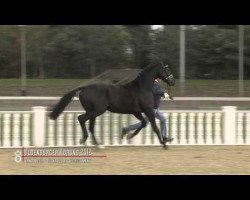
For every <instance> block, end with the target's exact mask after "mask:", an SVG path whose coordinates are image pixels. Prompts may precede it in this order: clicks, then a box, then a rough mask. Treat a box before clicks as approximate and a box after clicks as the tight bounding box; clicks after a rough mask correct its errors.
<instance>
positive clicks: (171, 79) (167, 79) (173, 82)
mask: <svg viewBox="0 0 250 200" xmlns="http://www.w3.org/2000/svg"><path fill="white" fill-rule="evenodd" d="M166 82H167V84H168V85H169V86H174V85H175V79H174V76H173V75H170V76H169V77H167V78H166Z"/></svg>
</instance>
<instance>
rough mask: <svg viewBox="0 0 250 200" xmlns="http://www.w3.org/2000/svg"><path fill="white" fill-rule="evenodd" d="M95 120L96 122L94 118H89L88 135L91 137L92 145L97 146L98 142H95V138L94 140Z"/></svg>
mask: <svg viewBox="0 0 250 200" xmlns="http://www.w3.org/2000/svg"><path fill="white" fill-rule="evenodd" d="M95 120H96V117H91V118H90V120H89V131H90V133H91V135H92V138H93V142H94V145H99V144H98V142H97V141H96V138H95Z"/></svg>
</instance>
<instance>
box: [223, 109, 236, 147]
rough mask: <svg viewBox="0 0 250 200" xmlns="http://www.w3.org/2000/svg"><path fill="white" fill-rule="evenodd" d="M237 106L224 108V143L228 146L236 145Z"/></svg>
mask: <svg viewBox="0 0 250 200" xmlns="http://www.w3.org/2000/svg"><path fill="white" fill-rule="evenodd" d="M236 109H237V107H236V106H223V107H222V110H223V114H224V120H223V123H224V124H223V130H224V133H223V134H224V143H225V144H228V145H234V144H236V141H235V139H236Z"/></svg>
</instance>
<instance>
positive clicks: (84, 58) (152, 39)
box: [0, 25, 250, 79]
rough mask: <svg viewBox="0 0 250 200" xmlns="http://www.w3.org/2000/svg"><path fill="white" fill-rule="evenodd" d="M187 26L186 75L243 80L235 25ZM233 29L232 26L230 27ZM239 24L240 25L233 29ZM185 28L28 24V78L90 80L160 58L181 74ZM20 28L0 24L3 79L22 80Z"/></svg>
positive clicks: (249, 57) (249, 72)
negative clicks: (239, 74) (155, 57)
mask: <svg viewBox="0 0 250 200" xmlns="http://www.w3.org/2000/svg"><path fill="white" fill-rule="evenodd" d="M223 26H225V25H207V26H204V25H203V26H199V25H195V26H186V27H187V29H186V76H187V78H190V79H195V78H202V79H204V78H208V79H237V78H238V31H237V30H238V29H237V28H236V26H235V25H226V26H225V27H223ZM229 26H231V27H229ZM232 26H234V27H232ZM179 28H180V27H179V25H164V28H163V29H162V30H152V29H151V26H150V25H42V26H41V25H36V26H31V25H29V26H25V30H26V38H27V46H26V47H27V76H28V78H80V79H82V78H89V77H92V76H95V75H97V74H99V73H101V72H103V71H105V70H107V69H110V68H143V67H145V66H146V65H147V64H148V62H149V61H150V60H151V59H152V57H153V56H157V57H159V58H160V59H162V60H167V61H168V62H169V63H170V65H171V68H172V69H173V73H174V74H175V76H176V77H177V78H178V75H179V36H180V32H179ZM244 30H245V32H244V33H245V34H244V45H245V46H244V53H245V57H244V61H245V62H244V65H245V69H244V70H245V78H246V79H247V78H249V77H250V67H249V63H250V62H249V61H250V45H249V43H250V26H249V25H245V26H244ZM20 58H21V55H20V27H18V26H7V25H2V26H0V78H18V77H20V65H21V62H20Z"/></svg>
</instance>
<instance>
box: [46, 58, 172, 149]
mask: <svg viewBox="0 0 250 200" xmlns="http://www.w3.org/2000/svg"><path fill="white" fill-rule="evenodd" d="M156 78H160V79H161V80H163V81H164V82H166V83H167V84H168V86H174V84H175V79H174V76H173V75H172V73H171V70H170V68H169V67H168V65H164V64H163V63H162V62H156V63H151V64H150V65H148V66H147V67H146V68H145V69H144V70H142V71H141V72H140V74H139V75H138V76H137V77H136V78H135V79H134V80H133V81H131V82H129V83H126V84H124V85H120V86H116V85H113V84H91V85H87V86H81V87H78V88H76V89H73V90H72V91H70V92H68V93H67V94H65V95H64V96H63V97H62V98H61V99H60V101H59V102H58V103H57V104H56V105H55V106H54V107H53V108H52V109H51V111H52V112H50V114H49V117H50V118H51V119H53V120H55V119H57V117H58V116H59V115H60V114H61V113H62V112H63V110H64V109H65V107H66V106H67V105H68V104H69V103H70V101H71V100H72V98H73V97H74V96H75V95H76V93H77V92H78V91H80V93H79V100H80V102H81V104H82V106H83V108H84V109H85V111H86V113H85V114H82V115H80V116H78V121H79V122H80V125H81V128H82V131H83V138H82V139H81V140H80V143H85V141H86V140H87V138H88V132H87V129H86V126H85V122H86V121H87V120H89V122H90V123H89V131H90V132H91V134H92V137H93V142H94V144H95V145H98V143H97V141H96V138H95V135H94V126H95V120H96V117H97V116H99V115H101V114H103V113H104V112H105V111H107V110H108V111H111V112H114V113H121V114H133V115H134V116H135V117H136V118H137V119H139V120H140V121H141V122H142V125H141V127H140V128H138V129H137V130H136V131H135V132H134V133H133V134H132V135H131V136H130V138H132V137H134V136H135V135H137V134H138V133H139V132H140V130H141V129H142V128H144V127H145V126H146V122H145V120H144V118H143V116H142V113H144V114H145V115H146V116H147V117H148V119H149V121H150V123H151V125H152V128H153V130H154V132H155V133H156V134H157V136H158V139H159V141H160V143H161V144H163V146H164V147H165V148H167V145H166V141H165V142H163V140H162V138H161V134H160V131H159V129H158V127H157V125H156V122H155V114H154V108H153V106H154V99H153V93H152V91H153V84H154V80H155V79H156Z"/></svg>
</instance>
